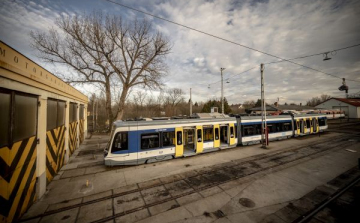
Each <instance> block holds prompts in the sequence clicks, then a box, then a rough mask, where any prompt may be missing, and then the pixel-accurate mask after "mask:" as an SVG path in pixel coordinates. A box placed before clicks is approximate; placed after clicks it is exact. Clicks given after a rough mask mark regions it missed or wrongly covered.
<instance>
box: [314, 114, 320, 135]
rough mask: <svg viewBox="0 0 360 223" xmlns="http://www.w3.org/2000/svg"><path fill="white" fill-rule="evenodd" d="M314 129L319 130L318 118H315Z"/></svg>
mask: <svg viewBox="0 0 360 223" xmlns="http://www.w3.org/2000/svg"><path fill="white" fill-rule="evenodd" d="M314 131H315V132H319V120H318V118H317V117H316V118H314Z"/></svg>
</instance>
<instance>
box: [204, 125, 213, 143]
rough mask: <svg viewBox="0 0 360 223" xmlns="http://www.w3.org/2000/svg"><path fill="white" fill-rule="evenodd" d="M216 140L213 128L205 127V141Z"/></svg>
mask: <svg viewBox="0 0 360 223" xmlns="http://www.w3.org/2000/svg"><path fill="white" fill-rule="evenodd" d="M213 140H214V133H213V129H212V128H206V129H204V142H207V141H213Z"/></svg>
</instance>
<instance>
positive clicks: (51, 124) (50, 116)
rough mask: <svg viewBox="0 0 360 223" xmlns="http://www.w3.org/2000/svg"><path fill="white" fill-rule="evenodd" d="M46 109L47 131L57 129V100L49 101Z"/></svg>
mask: <svg viewBox="0 0 360 223" xmlns="http://www.w3.org/2000/svg"><path fill="white" fill-rule="evenodd" d="M46 109H47V116H46V130H51V129H54V128H56V127H57V124H56V121H57V110H58V109H57V100H52V99H48V100H47V108H46Z"/></svg>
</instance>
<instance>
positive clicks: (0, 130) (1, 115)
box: [0, 92, 11, 148]
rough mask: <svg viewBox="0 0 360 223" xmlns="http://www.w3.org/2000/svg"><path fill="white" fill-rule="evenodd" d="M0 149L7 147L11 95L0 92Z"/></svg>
mask: <svg viewBox="0 0 360 223" xmlns="http://www.w3.org/2000/svg"><path fill="white" fill-rule="evenodd" d="M0 105H1V106H0V134H1V136H0V148H1V147H3V146H5V145H9V136H10V118H11V116H10V115H11V113H10V111H11V94H10V93H5V92H4V93H3V92H0Z"/></svg>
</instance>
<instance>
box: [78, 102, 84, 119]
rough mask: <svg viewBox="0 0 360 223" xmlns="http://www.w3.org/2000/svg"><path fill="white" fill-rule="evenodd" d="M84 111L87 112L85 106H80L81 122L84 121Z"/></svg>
mask: <svg viewBox="0 0 360 223" xmlns="http://www.w3.org/2000/svg"><path fill="white" fill-rule="evenodd" d="M84 111H85V108H84V105H80V110H79V119H80V120H84Z"/></svg>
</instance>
